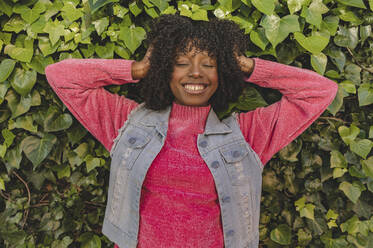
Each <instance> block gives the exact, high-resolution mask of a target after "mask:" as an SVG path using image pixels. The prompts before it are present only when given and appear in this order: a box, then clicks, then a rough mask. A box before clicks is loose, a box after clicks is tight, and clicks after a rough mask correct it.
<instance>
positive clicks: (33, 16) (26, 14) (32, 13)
mask: <svg viewBox="0 0 373 248" xmlns="http://www.w3.org/2000/svg"><path fill="white" fill-rule="evenodd" d="M22 7H24V8H22V11H21V13H20V14H21V17H22V19H23V20H25V21H26V22H27V23H28V24H31V23H33V22H34V21H36V20H37V19H38V18H39V16H40V10H39V9H37V8H36V9H35V8H33V9H30V8H28V7H26V6H22Z"/></svg>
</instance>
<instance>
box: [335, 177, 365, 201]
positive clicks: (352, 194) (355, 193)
mask: <svg viewBox="0 0 373 248" xmlns="http://www.w3.org/2000/svg"><path fill="white" fill-rule="evenodd" d="M339 189H340V190H342V191H343V193H345V195H346V196H347V197H348V199H350V200H351V201H352V202H353V203H355V204H356V202H357V200H358V199H359V197H360V195H361V189H360V187H358V186H356V185H353V184H351V183H349V182H342V183H341V184H339Z"/></svg>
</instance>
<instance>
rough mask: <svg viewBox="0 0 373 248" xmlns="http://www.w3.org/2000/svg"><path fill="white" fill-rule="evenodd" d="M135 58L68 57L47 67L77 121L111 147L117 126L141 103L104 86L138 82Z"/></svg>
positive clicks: (55, 89)
mask: <svg viewBox="0 0 373 248" xmlns="http://www.w3.org/2000/svg"><path fill="white" fill-rule="evenodd" d="M132 62H133V61H132V60H122V59H67V60H63V61H61V62H58V63H55V64H52V65H49V66H47V67H46V69H45V74H46V76H47V79H48V82H49V84H50V86H51V87H52V89H53V90H54V91H55V92H56V94H57V95H58V97H59V98H60V99H61V100H62V102H63V103H64V104H65V105H66V106H67V108H68V109H69V110H70V112H71V113H72V114H73V115H74V116H75V117H76V119H78V121H79V122H80V123H81V124H82V125H83V126H84V127H85V128H86V129H87V130H88V131H89V132H90V133H91V134H92V135H93V136H95V137H96V138H97V139H98V140H99V141H100V142H101V143H102V144H103V145H104V146H105V148H106V149H107V150H108V151H110V149H111V146H112V145H113V139H114V138H115V137H116V136H117V134H118V129H119V128H120V127H121V126H122V125H123V124H124V122H125V121H126V120H127V116H128V114H129V113H130V112H131V111H132V110H133V109H134V108H135V107H136V106H137V105H138V104H137V103H136V102H134V101H132V100H130V99H126V98H125V97H124V96H119V95H117V94H112V93H110V92H109V91H107V90H105V89H104V88H103V86H105V85H112V84H116V85H121V84H125V83H135V82H137V80H133V79H132V75H131V66H132Z"/></svg>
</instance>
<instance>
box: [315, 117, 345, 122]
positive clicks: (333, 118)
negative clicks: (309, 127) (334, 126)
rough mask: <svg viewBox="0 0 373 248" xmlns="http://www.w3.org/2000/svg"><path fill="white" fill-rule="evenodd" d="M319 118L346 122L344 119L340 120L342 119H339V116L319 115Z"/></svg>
mask: <svg viewBox="0 0 373 248" xmlns="http://www.w3.org/2000/svg"><path fill="white" fill-rule="evenodd" d="M319 119H322V120H333V121H340V122H343V123H347V122H346V121H344V120H342V119H339V118H336V117H326V116H325V117H324V116H322V117H319Z"/></svg>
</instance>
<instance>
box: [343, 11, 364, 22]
mask: <svg viewBox="0 0 373 248" xmlns="http://www.w3.org/2000/svg"><path fill="white" fill-rule="evenodd" d="M337 10H338V12H339V15H338V17H339V18H340V19H341V20H342V21H345V22H350V23H351V24H353V25H360V24H362V23H363V22H364V20H362V19H360V18H359V17H358V16H357V15H356V14H355V12H353V11H350V10H349V9H348V8H338V9H337Z"/></svg>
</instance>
